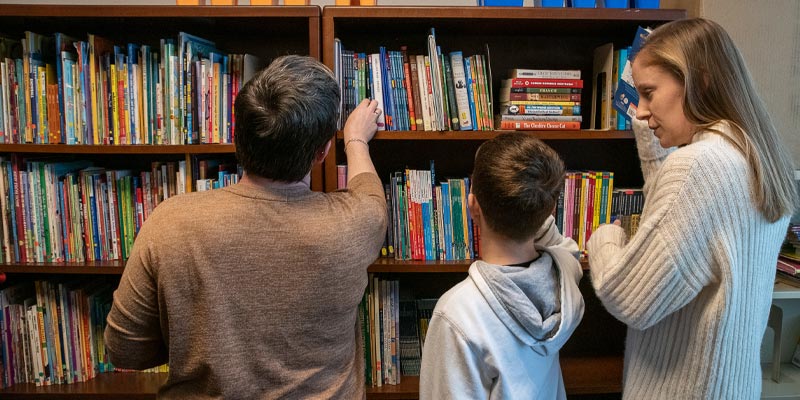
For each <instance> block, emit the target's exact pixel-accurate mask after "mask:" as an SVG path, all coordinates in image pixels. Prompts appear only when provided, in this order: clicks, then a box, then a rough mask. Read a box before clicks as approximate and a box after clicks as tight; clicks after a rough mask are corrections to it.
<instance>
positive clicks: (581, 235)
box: [576, 172, 589, 250]
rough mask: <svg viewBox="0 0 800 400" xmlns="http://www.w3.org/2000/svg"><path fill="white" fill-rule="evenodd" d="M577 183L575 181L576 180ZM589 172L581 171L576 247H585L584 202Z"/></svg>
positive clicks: (585, 201)
mask: <svg viewBox="0 0 800 400" xmlns="http://www.w3.org/2000/svg"><path fill="white" fill-rule="evenodd" d="M576 183H577V182H576ZM588 196H589V173H587V172H582V173H581V199H580V203H579V204H578V210H579V212H580V217H578V248H580V249H581V250H585V249H586V204H587V203H588V201H587V199H588V198H589V197H588Z"/></svg>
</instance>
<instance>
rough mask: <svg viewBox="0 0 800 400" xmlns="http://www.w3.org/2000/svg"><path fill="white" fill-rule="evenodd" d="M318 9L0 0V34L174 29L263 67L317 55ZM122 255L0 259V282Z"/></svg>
mask: <svg viewBox="0 0 800 400" xmlns="http://www.w3.org/2000/svg"><path fill="white" fill-rule="evenodd" d="M320 18H321V10H320V7H318V6H298V7H285V6H283V7H202V6H200V7H191V6H180V7H179V6H118V5H108V6H105V5H104V6H81V5H28V4H15V5H5V4H4V5H0V27H2V28H0V34H2V35H3V36H5V37H9V38H23V37H24V31H25V30H31V31H34V32H36V33H41V34H45V35H52V34H53V33H54V32H63V33H66V34H68V35H70V36H72V37H75V38H79V39H82V40H85V38H86V34H87V33H93V34H97V35H100V36H103V37H107V38H109V39H111V40H113V41H114V42H115V43H117V44H122V45H124V44H126V43H128V42H133V43H146V44H150V45H152V46H156V48H157V46H158V43H159V39H162V38H177V36H178V32H179V31H184V32H188V33H191V34H194V35H197V36H200V37H203V38H207V39H210V40H212V41H215V42H216V44H217V46H218V48H219V49H221V50H224V51H227V52H238V53H249V54H253V55H255V56H257V57H259V58H260V59H261V62H262V64H263V66H265V65H266V63H268V62H269V61H270V60H272V59H274V58H275V57H277V56H280V55H284V54H302V55H308V56H311V57H314V58H316V59H320V55H321V53H320V38H321V34H320V26H321V22H320ZM234 153H235V150H234V145H233V144H196V145H115V146H102V145H96V146H93V145H64V144H0V154H3V155H8V154H22V155H24V156H30V157H42V156H63V157H68V158H69V157H73V158H74V157H77V158H86V159H93V160H97V164H98V165H102V166H105V164H104V162H107V161H108V162H112V163H113V165H116V166H126V165H142V164H144V163H147V162H149V161H162V160H164V159H170V160H175V161H178V160H186V161H187V164H188V162H189V161H190V160H191V158H192V157H193V156H196V155H199V156H202V155H220V156H225V157H231V158H233V157H234ZM322 172H323V170H322V166H321V165H320V166H317V167H316V168H314V169H313V170H312V180H311V183H312V189H314V190H317V191H322V190H323V189H324V183H323V179H324V174H323V173H322ZM123 269H124V262H123V261H95V262H85V263H26V264H19V263H12V264H0V272H4V273H6V274H7V277H8V280H7V282H6V284H13V283H14V282H17V281H21V280H28V279H41V278H48V277H57V276H64V275H72V276H74V275H87V276H96V277H98V278H100V277H101V276H104V275H105V276H111V278H112V279H113V277H114V276H119V275H121V274H122V271H123ZM165 380H166V374H149V373H104V374H99V375H98V376H97V377H96V378H95V379H92V380H89V381H87V382H82V383H74V384H69V385H51V386H42V387H36V386H34V385H33V384H17V385H14V386H12V387H10V388H6V389H0V398H2V399H32V398H42V399H86V398H92V399H154V398H155V395H156V393H157V391H158V388H159V386H160V385H161V384H163V383H164V381H165Z"/></svg>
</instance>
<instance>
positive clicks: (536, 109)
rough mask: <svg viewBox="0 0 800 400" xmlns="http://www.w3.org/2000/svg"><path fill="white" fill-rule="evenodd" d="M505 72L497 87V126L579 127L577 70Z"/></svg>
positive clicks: (580, 84) (581, 88)
mask: <svg viewBox="0 0 800 400" xmlns="http://www.w3.org/2000/svg"><path fill="white" fill-rule="evenodd" d="M509 75H510V77H509V78H508V79H504V80H503V81H502V85H501V87H500V94H499V95H500V115H498V121H499V127H500V129H504V130H579V129H581V122H582V121H583V117H582V116H581V92H582V90H583V80H582V79H581V71H580V70H545V69H514V70H512V71H510V74H509Z"/></svg>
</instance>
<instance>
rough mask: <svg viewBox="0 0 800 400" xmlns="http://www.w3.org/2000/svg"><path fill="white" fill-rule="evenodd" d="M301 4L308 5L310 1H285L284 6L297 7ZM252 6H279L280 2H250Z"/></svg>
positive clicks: (272, 0)
mask: <svg viewBox="0 0 800 400" xmlns="http://www.w3.org/2000/svg"><path fill="white" fill-rule="evenodd" d="M299 3H304V4H306V5H307V4H308V1H305V2H303V1H296V0H295V1H292V0H286V1H284V4H286V5H287V6H288V5H297V4H299ZM250 5H251V6H277V5H278V0H250Z"/></svg>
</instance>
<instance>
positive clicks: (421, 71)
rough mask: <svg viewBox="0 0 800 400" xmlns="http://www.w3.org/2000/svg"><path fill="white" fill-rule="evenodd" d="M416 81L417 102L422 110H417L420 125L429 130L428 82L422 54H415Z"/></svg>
mask: <svg viewBox="0 0 800 400" xmlns="http://www.w3.org/2000/svg"><path fill="white" fill-rule="evenodd" d="M416 60H417V83H418V84H419V87H418V88H417V90H418V91H419V100H420V101H419V102H420V107H421V108H422V110H420V111H419V113H420V118H422V126H423V130H426V131H430V130H433V129H432V128H431V110H430V106H429V103H428V101H429V100H428V99H429V96H430V95H429V94H428V83H427V79H426V76H427V74H426V72H425V70H426V67H425V57H424V56H421V55H419V56H417V57H416Z"/></svg>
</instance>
